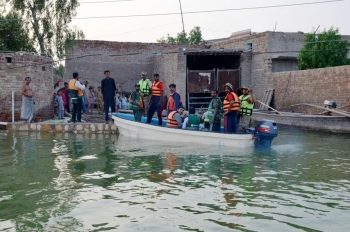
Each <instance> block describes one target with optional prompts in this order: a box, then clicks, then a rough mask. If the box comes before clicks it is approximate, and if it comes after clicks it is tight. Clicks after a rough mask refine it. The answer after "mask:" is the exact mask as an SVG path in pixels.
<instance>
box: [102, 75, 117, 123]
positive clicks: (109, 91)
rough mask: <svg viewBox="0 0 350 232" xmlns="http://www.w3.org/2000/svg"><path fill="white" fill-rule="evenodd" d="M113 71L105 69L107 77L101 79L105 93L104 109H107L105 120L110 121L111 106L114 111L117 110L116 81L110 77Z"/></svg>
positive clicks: (103, 92)
mask: <svg viewBox="0 0 350 232" xmlns="http://www.w3.org/2000/svg"><path fill="white" fill-rule="evenodd" d="M110 74H111V72H110V71H109V70H105V71H104V75H105V78H104V79H103V80H102V81H101V92H102V94H103V102H104V110H105V120H106V123H108V113H109V108H111V111H112V112H115V99H114V97H115V91H116V90H117V87H116V86H115V81H114V79H113V78H111V77H110Z"/></svg>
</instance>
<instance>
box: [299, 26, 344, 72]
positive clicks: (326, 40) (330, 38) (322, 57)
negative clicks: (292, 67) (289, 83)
mask: <svg viewBox="0 0 350 232" xmlns="http://www.w3.org/2000/svg"><path fill="white" fill-rule="evenodd" d="M304 42H305V44H304V47H303V48H302V49H301V50H300V52H299V56H298V65H299V69H301V70H303V69H313V68H323V67H332V66H339V65H347V64H350V60H349V59H348V58H347V53H348V46H349V43H348V42H347V41H346V40H343V39H342V38H341V36H340V35H339V31H338V29H334V28H330V29H329V30H328V31H326V30H325V31H323V32H322V33H320V34H315V33H310V34H306V35H305V41H304Z"/></svg>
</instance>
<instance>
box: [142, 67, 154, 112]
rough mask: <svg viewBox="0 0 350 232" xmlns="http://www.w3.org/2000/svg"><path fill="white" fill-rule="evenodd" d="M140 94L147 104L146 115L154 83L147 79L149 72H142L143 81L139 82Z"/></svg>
mask: <svg viewBox="0 0 350 232" xmlns="http://www.w3.org/2000/svg"><path fill="white" fill-rule="evenodd" d="M139 85H140V93H141V95H142V97H143V101H144V103H145V113H147V112H148V107H149V95H150V93H151V87H152V81H151V80H150V79H148V78H147V72H141V80H139Z"/></svg>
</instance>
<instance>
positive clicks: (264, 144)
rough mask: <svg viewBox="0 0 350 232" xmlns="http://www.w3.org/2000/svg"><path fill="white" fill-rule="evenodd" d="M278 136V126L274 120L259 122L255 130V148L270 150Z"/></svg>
mask: <svg viewBox="0 0 350 232" xmlns="http://www.w3.org/2000/svg"><path fill="white" fill-rule="evenodd" d="M277 135H278V129H277V124H276V122H275V121H272V120H261V121H258V123H257V125H256V127H255V130H254V137H255V141H254V144H255V148H257V149H270V148H271V143H272V140H273V139H274V138H275V137H276V136H277Z"/></svg>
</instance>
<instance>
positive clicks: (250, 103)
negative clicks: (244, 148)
mask: <svg viewBox="0 0 350 232" xmlns="http://www.w3.org/2000/svg"><path fill="white" fill-rule="evenodd" d="M241 90H242V93H243V94H242V95H241V96H239V100H240V103H241V104H240V109H239V117H238V123H237V124H238V125H239V131H241V132H245V131H246V130H247V129H248V128H249V127H250V123H251V115H252V113H253V108H254V103H255V98H254V95H253V91H252V90H251V89H249V88H247V87H242V88H241Z"/></svg>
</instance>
